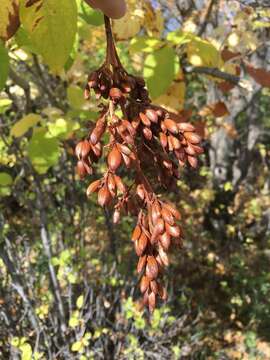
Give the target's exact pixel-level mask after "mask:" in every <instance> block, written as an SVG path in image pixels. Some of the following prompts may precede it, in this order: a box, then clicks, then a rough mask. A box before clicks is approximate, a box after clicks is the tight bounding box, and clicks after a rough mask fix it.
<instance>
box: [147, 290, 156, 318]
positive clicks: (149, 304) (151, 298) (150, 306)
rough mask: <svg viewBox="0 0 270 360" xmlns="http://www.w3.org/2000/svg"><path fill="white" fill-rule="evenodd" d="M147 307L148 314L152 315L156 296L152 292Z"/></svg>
mask: <svg viewBox="0 0 270 360" xmlns="http://www.w3.org/2000/svg"><path fill="white" fill-rule="evenodd" d="M148 306H149V311H150V313H152V312H153V311H154V310H155V308H156V295H155V293H154V292H151V293H150V295H149V297H148Z"/></svg>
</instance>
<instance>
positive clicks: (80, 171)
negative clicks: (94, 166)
mask: <svg viewBox="0 0 270 360" xmlns="http://www.w3.org/2000/svg"><path fill="white" fill-rule="evenodd" d="M77 174H78V175H79V176H80V178H81V179H83V178H84V177H85V176H86V175H87V170H86V168H85V166H84V162H83V161H82V160H80V161H78V163H77Z"/></svg>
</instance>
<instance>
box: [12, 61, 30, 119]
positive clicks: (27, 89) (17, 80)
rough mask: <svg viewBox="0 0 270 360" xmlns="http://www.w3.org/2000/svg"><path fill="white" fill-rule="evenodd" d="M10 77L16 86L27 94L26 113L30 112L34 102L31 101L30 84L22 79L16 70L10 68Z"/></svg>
mask: <svg viewBox="0 0 270 360" xmlns="http://www.w3.org/2000/svg"><path fill="white" fill-rule="evenodd" d="M9 77H10V79H11V80H12V81H13V82H14V84H16V85H18V86H19V87H20V88H22V89H23V91H24V94H25V101H26V104H25V112H26V113H27V112H29V111H30V110H31V107H32V101H31V89H30V85H29V83H28V82H27V81H26V80H24V78H22V77H20V76H19V75H18V74H17V73H16V72H15V70H13V69H12V67H10V69H9Z"/></svg>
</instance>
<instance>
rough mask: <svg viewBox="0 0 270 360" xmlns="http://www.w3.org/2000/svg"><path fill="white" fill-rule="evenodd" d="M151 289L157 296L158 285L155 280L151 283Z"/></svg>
mask: <svg viewBox="0 0 270 360" xmlns="http://www.w3.org/2000/svg"><path fill="white" fill-rule="evenodd" d="M150 289H151V290H152V291H153V293H154V294H155V295H156V294H157V293H158V284H157V282H156V281H155V280H152V281H151V282H150Z"/></svg>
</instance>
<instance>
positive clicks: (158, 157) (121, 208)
mask: <svg viewBox="0 0 270 360" xmlns="http://www.w3.org/2000/svg"><path fill="white" fill-rule="evenodd" d="M105 24H106V30H107V31H106V35H107V42H108V47H107V57H106V61H105V63H104V64H103V65H102V66H101V68H100V69H98V70H96V71H94V72H93V73H91V74H90V75H89V77H88V82H87V85H86V88H85V96H86V98H88V99H90V98H91V95H92V94H94V95H95V97H96V98H97V99H100V100H102V102H101V103H100V108H101V111H100V114H99V117H98V120H97V122H96V123H95V126H94V127H93V128H92V129H91V131H89V134H88V136H87V137H86V139H84V140H83V141H81V142H79V144H78V145H77V146H76V149H75V154H76V156H77V158H78V164H77V171H78V174H79V176H80V178H81V179H83V178H85V176H86V175H91V174H92V172H93V164H94V163H95V162H98V160H99V159H100V158H101V156H102V153H103V150H104V154H105V157H106V161H105V164H107V169H106V170H105V172H104V174H103V176H102V177H101V178H100V179H98V180H95V181H94V182H91V183H90V184H89V186H88V188H87V196H91V194H93V193H96V194H97V201H98V203H99V205H100V206H102V207H105V206H106V207H109V208H110V209H111V210H112V212H113V222H114V223H118V222H119V221H120V219H121V216H122V215H123V214H129V215H132V216H137V225H136V227H135V229H134V232H133V234H132V241H133V243H134V248H135V252H136V254H137V256H138V257H139V261H138V265H137V272H138V273H139V274H140V276H141V281H140V291H141V293H142V297H143V299H142V302H143V304H144V305H146V306H148V308H149V310H150V312H152V311H153V310H154V309H155V307H156V303H157V300H158V298H160V299H162V300H165V299H166V298H167V291H166V289H165V287H164V285H163V284H162V274H163V272H164V269H165V268H166V267H167V266H168V265H169V256H168V254H169V251H171V250H172V249H174V248H175V247H182V239H183V231H182V229H181V227H180V225H179V220H180V218H181V216H180V213H179V212H178V210H176V209H175V208H174V207H173V206H172V205H171V204H169V203H167V202H164V201H162V200H160V197H159V195H158V194H157V193H156V192H157V189H160V186H162V187H167V186H168V181H169V180H170V179H175V178H179V174H180V173H179V171H180V169H181V167H183V166H184V165H185V164H189V165H190V166H191V167H193V168H196V167H197V164H198V159H197V157H198V155H200V154H201V153H202V152H203V149H202V147H201V145H200V143H201V139H200V137H199V136H198V135H197V134H196V131H195V128H194V126H193V125H192V124H190V123H188V122H186V120H185V122H177V121H175V120H174V119H172V116H171V114H170V113H169V112H168V111H167V110H166V109H164V108H162V107H160V106H158V105H154V104H152V103H151V100H150V99H149V94H148V91H147V89H146V87H145V82H144V80H143V79H141V78H139V77H135V76H132V75H130V74H128V73H127V72H126V70H125V69H124V68H123V66H122V64H121V63H120V60H119V58H118V55H117V52H116V49H115V46H114V43H113V40H112V34H111V29H110V24H109V23H108V19H107V20H106V18H105ZM91 93H92V94H91ZM104 99H105V100H106V101H107V103H106V101H105V104H104ZM120 114H121V115H120ZM104 134H107V136H106V139H109V140H108V142H107V144H103V137H104ZM104 138H105V137H104ZM150 172H151V182H150V181H149V178H150V176H149V175H150ZM123 174H124V176H125V179H128V183H127V182H126V184H125V181H124V180H123V177H122V176H123Z"/></svg>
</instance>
